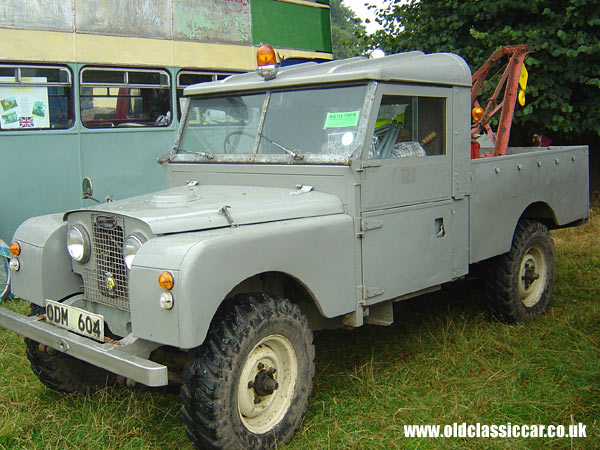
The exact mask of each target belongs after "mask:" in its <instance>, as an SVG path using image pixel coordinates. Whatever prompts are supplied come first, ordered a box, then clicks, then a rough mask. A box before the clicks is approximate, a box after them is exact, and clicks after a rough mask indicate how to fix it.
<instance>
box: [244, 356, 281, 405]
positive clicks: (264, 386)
mask: <svg viewBox="0 0 600 450" xmlns="http://www.w3.org/2000/svg"><path fill="white" fill-rule="evenodd" d="M258 365H259V372H258V373H257V374H256V376H255V377H254V381H249V382H248V388H250V389H254V392H256V395H258V396H259V397H264V396H266V395H271V394H272V393H273V391H274V390H275V389H277V388H278V387H279V383H277V381H276V380H275V377H274V376H273V374H274V373H275V371H276V369H275V367H269V368H265V367H264V364H263V363H259V364H258ZM261 366H262V367H261Z"/></svg>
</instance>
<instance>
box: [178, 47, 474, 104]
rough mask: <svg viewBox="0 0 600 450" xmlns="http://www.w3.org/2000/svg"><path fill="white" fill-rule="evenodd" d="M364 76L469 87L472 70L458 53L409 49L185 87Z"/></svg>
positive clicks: (224, 88) (200, 89)
mask: <svg viewBox="0 0 600 450" xmlns="http://www.w3.org/2000/svg"><path fill="white" fill-rule="evenodd" d="M424 68H426V70H424ZM362 80H378V81H394V82H406V83H411V82H413V83H422V84H437V85H446V86H468V87H470V86H471V71H470V70H469V66H468V65H467V63H465V61H464V60H463V59H462V58H461V57H460V56H458V55H454V54H451V53H435V54H429V55H426V54H424V53H422V52H408V53H399V54H397V55H390V56H387V57H385V58H380V59H366V58H363V57H356V58H350V59H343V60H337V61H331V62H326V63H322V64H317V63H312V62H309V63H304V64H298V65H296V66H289V67H284V68H281V69H280V70H279V73H278V74H277V77H276V78H274V79H272V80H269V81H265V80H264V79H263V78H262V77H260V76H259V75H258V74H257V73H256V72H252V73H247V74H243V75H233V76H230V77H228V78H226V79H225V80H221V81H214V82H212V83H204V84H201V85H194V86H190V87H188V88H186V89H185V91H184V94H185V95H198V94H221V93H227V92H235V91H251V90H264V89H272V88H278V87H285V88H289V87H296V86H306V85H310V84H324V83H347V82H352V81H362Z"/></svg>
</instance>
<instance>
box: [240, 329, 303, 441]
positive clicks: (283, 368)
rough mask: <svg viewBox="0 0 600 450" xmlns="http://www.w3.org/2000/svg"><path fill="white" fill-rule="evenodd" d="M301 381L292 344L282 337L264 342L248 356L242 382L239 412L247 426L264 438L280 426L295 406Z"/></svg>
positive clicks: (269, 337) (276, 335)
mask: <svg viewBox="0 0 600 450" xmlns="http://www.w3.org/2000/svg"><path fill="white" fill-rule="evenodd" d="M297 379H298V364H297V360H296V353H295V351H294V348H293V346H292V344H291V343H290V341H289V340H288V339H287V338H286V337H284V336H282V335H279V334H271V335H269V336H266V337H264V338H263V339H261V340H260V341H259V342H258V343H257V344H256V346H255V347H254V348H253V349H252V350H251V351H250V352H249V354H248V355H247V357H246V360H245V362H244V363H243V366H242V369H241V373H240V378H239V381H238V383H239V384H238V392H237V401H238V411H239V413H240V419H241V420H242V423H243V424H244V426H245V427H246V428H247V429H248V430H249V431H251V432H252V433H256V434H263V433H266V432H267V431H269V430H271V429H272V428H273V427H274V426H275V425H276V424H277V423H279V422H280V421H281V420H282V419H283V417H284V416H285V414H286V412H287V410H288V408H289V407H290V405H291V403H292V398H293V396H294V390H295V389H296V382H297Z"/></svg>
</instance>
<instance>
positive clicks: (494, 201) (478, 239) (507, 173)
mask: <svg viewBox="0 0 600 450" xmlns="http://www.w3.org/2000/svg"><path fill="white" fill-rule="evenodd" d="M513 150H515V151H516V150H518V149H513ZM588 184H589V182H588V148H587V147H584V146H581V147H563V148H551V149H547V150H546V149H544V150H539V151H532V152H526V153H525V152H524V153H520V154H513V155H507V156H503V157H493V158H481V159H478V160H474V161H473V163H472V189H471V209H470V223H471V229H470V247H471V254H470V262H471V263H475V262H478V261H482V260H484V259H488V258H491V257H493V256H496V255H500V254H502V253H506V252H507V251H509V250H510V246H511V243H512V237H513V233H514V230H515V227H516V225H517V221H518V220H519V218H520V217H521V215H522V214H523V212H524V211H525V209H526V208H527V207H528V206H529V205H531V204H533V203H536V202H542V203H545V204H547V205H548V206H549V207H550V208H551V210H552V211H553V212H554V218H555V224H556V225H559V226H560V225H566V224H569V223H571V222H574V221H576V220H580V219H585V218H587V217H588V214H589V213H588V211H589V195H588V192H589V187H588Z"/></svg>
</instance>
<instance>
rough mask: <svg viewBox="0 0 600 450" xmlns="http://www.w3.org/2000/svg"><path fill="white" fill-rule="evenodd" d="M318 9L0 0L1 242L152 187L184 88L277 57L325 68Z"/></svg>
mask: <svg viewBox="0 0 600 450" xmlns="http://www.w3.org/2000/svg"><path fill="white" fill-rule="evenodd" d="M328 3H329V1H328V0H319V1H308V0H202V1H196V0H111V1H108V2H98V1H95V0H45V1H40V0H38V1H30V2H25V3H23V2H22V1H19V0H3V6H2V8H0V42H1V43H2V45H1V48H2V52H0V142H1V145H0V164H1V167H2V177H1V178H0V180H1V181H0V183H1V186H2V195H1V196H0V239H4V240H5V241H7V242H10V239H11V238H12V234H13V232H14V230H15V229H16V227H17V226H18V225H19V224H20V223H22V222H23V221H24V220H26V219H27V218H29V217H31V216H37V215H41V214H47V213H54V212H58V211H64V210H68V209H74V208H79V207H82V206H87V205H90V204H91V203H92V200H91V199H83V196H82V190H81V185H82V179H83V178H85V177H89V179H90V180H91V181H92V183H93V187H94V197H95V198H96V199H100V200H104V199H105V198H106V197H108V196H112V197H113V198H114V199H118V198H124V197H129V196H132V195H137V194H142V193H144V192H149V191H154V190H157V189H161V188H162V187H163V185H164V176H163V173H162V168H161V167H160V165H159V164H157V163H156V160H157V158H158V157H159V156H160V155H162V154H165V153H166V152H167V151H168V149H169V148H170V146H171V145H172V143H173V142H174V139H175V132H176V129H177V127H178V125H179V118H180V98H181V96H182V93H183V89H184V88H185V87H186V86H188V85H191V84H195V83H201V82H207V81H213V80H219V79H222V78H224V77H227V76H228V75H230V74H232V73H238V72H245V71H250V70H254V69H255V68H256V56H255V54H256V48H257V47H258V46H259V44H260V43H263V42H264V43H269V44H271V45H272V46H274V47H275V48H276V50H277V52H278V53H279V55H280V57H281V58H283V59H286V60H293V59H301V60H302V59H311V60H329V59H331V58H332V55H331V35H330V23H329V5H328Z"/></svg>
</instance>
